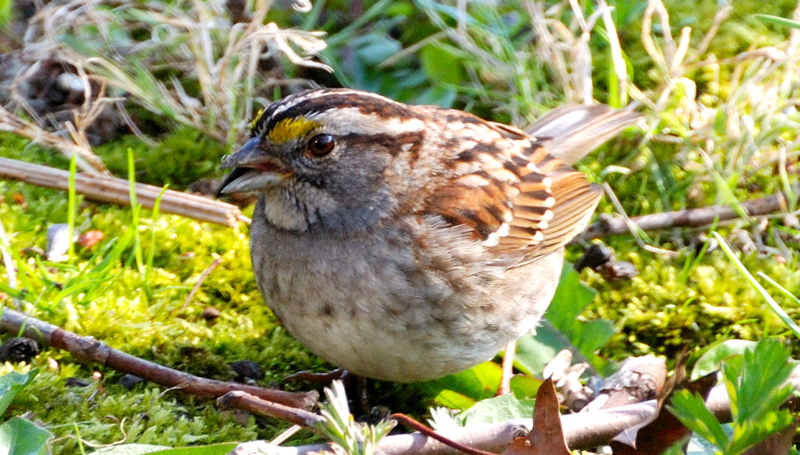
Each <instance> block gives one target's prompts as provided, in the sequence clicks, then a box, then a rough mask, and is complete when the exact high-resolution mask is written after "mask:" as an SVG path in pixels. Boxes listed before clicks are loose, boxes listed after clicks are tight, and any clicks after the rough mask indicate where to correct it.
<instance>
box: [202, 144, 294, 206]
mask: <svg viewBox="0 0 800 455" xmlns="http://www.w3.org/2000/svg"><path fill="white" fill-rule="evenodd" d="M220 167H221V168H222V169H233V170H232V171H231V172H230V174H228V175H227V176H226V177H225V179H224V180H223V181H222V184H221V185H220V187H219V190H217V197H219V196H220V195H223V194H230V193H243V192H247V191H258V190H261V189H264V188H266V187H269V186H274V185H277V184H278V183H280V182H282V181H283V180H284V179H285V178H286V177H288V176H290V175H291V174H292V172H291V171H290V170H288V169H287V168H286V167H285V166H284V165H283V163H281V162H280V161H279V160H278V159H276V158H274V157H272V156H271V155H269V154H267V153H265V151H264V150H263V149H262V147H261V138H260V137H254V138H253V139H250V140H249V141H247V143H246V144H244V146H243V147H242V148H241V149H239V150H238V151H237V152H235V153H232V154H230V155H228V156H226V157H224V158H223V159H222V165H221V166H220Z"/></svg>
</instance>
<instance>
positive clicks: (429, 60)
mask: <svg viewBox="0 0 800 455" xmlns="http://www.w3.org/2000/svg"><path fill="white" fill-rule="evenodd" d="M419 58H420V64H421V65H422V70H423V71H424V72H425V74H426V75H427V76H428V78H429V79H430V80H432V81H437V82H439V83H444V84H452V85H458V84H459V83H460V82H461V81H462V80H463V75H462V72H461V62H460V61H459V58H458V57H456V56H455V55H453V54H452V53H450V52H448V51H447V49H446V48H444V47H442V46H438V45H436V43H431V44H429V45H427V46H425V47H423V48H422V50H421V51H420V53H419Z"/></svg>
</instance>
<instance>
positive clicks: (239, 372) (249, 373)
mask: <svg viewBox="0 0 800 455" xmlns="http://www.w3.org/2000/svg"><path fill="white" fill-rule="evenodd" d="M231 369H233V371H234V372H235V373H236V378H234V381H236V382H249V380H256V381H260V380H262V379H264V372H263V371H261V367H259V366H258V364H257V363H255V362H253V361H252V360H237V361H236V362H233V363H232V364H231Z"/></svg>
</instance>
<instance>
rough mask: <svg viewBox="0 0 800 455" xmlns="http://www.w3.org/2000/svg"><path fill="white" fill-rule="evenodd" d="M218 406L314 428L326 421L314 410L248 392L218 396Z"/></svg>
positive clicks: (222, 408)
mask: <svg viewBox="0 0 800 455" xmlns="http://www.w3.org/2000/svg"><path fill="white" fill-rule="evenodd" d="M217 406H218V407H219V409H220V410H222V411H224V410H227V409H241V410H243V411H247V412H249V413H251V414H257V415H262V416H269V417H275V418H276V419H281V420H284V421H286V422H290V423H293V424H295V425H299V426H301V427H305V428H310V429H314V426H315V425H316V424H318V423H322V424H324V423H325V418H323V417H322V416H320V415H318V414H314V413H313V412H308V411H304V410H302V409H299V408H296V407H290V406H284V405H282V404H280V403H276V402H273V401H269V400H265V399H262V398H259V397H256V396H254V395H251V394H249V393H247V392H241V391H234V392H228V393H226V394H225V395H223V396H221V397H219V398H217Z"/></svg>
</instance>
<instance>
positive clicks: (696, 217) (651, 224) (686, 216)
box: [570, 193, 788, 244]
mask: <svg viewBox="0 0 800 455" xmlns="http://www.w3.org/2000/svg"><path fill="white" fill-rule="evenodd" d="M741 207H742V209H744V211H745V212H746V213H747V214H748V215H749V216H763V215H768V214H770V213H775V212H785V211H787V209H788V201H787V200H786V197H785V196H784V195H783V194H782V193H778V194H773V195H772V196H765V197H761V198H758V199H751V200H749V201H745V202H742V204H741ZM736 218H740V216H739V214H738V213H737V212H736V210H735V209H733V208H732V207H730V206H727V205H712V206H710V207H703V208H699V209H689V210H678V211H676V212H665V213H654V214H652V215H643V216H637V217H633V218H623V217H609V216H601V217H600V221H598V222H596V223H594V224H592V225H590V226H587V227H586V229H584V230H583V232H582V233H581V234H580V235H578V236H577V237H575V238H574V239H572V242H570V244H575V243H579V242H583V241H588V240H591V239H599V238H603V237H609V236H612V235H620V234H627V233H628V232H630V228H629V225H628V222H631V223H632V224H633V225H635V226H636V228H638V229H641V230H643V231H656V230H661V229H670V228H679V227H688V228H694V227H701V226H708V225H711V224H713V223H714V222H715V221H717V222H723V221H730V220H733V219H736Z"/></svg>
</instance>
